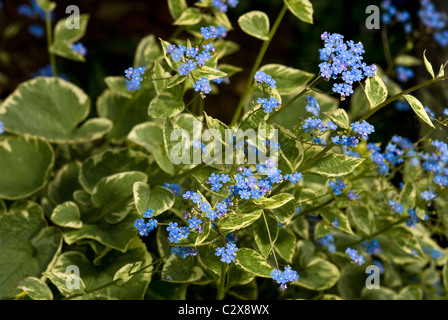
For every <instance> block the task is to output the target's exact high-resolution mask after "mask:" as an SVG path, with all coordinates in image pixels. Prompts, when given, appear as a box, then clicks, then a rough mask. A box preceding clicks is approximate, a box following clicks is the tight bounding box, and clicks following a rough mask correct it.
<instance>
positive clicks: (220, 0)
mask: <svg viewBox="0 0 448 320" xmlns="http://www.w3.org/2000/svg"><path fill="white" fill-rule="evenodd" d="M203 1H204V0H199V2H203ZM238 2H239V0H212V6H213V7H215V8H216V10H217V11H219V12H227V9H228V7H231V8H235V7H236V6H237V5H238Z"/></svg>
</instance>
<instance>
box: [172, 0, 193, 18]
mask: <svg viewBox="0 0 448 320" xmlns="http://www.w3.org/2000/svg"><path fill="white" fill-rule="evenodd" d="M187 8H188V4H187V1H186V0H168V9H169V10H170V13H171V17H173V19H177V18H179V17H180V16H181V14H182V12H184V11H185V10H186V9H187Z"/></svg>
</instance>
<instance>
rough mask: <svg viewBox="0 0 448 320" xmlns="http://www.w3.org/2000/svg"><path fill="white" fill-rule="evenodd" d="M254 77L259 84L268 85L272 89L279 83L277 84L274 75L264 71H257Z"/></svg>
mask: <svg viewBox="0 0 448 320" xmlns="http://www.w3.org/2000/svg"><path fill="white" fill-rule="evenodd" d="M254 79H255V81H256V82H257V86H263V85H265V84H266V85H267V86H269V87H270V88H271V89H276V88H277V85H276V83H277V82H276V81H275V80H274V79H272V77H271V76H270V75H268V74H266V73H264V72H262V71H257V72H256V73H255V75H254Z"/></svg>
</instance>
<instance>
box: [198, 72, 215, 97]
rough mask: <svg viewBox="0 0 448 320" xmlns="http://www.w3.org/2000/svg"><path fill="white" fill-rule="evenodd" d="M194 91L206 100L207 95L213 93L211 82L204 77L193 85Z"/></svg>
mask: <svg viewBox="0 0 448 320" xmlns="http://www.w3.org/2000/svg"><path fill="white" fill-rule="evenodd" d="M193 88H194V91H196V92H199V94H200V95H201V97H202V98H205V95H206V94H209V93H210V91H212V87H211V85H210V80H208V79H207V78H206V77H204V76H202V77H201V78H200V79H199V80H198V81H196V82H195V83H194V84H193Z"/></svg>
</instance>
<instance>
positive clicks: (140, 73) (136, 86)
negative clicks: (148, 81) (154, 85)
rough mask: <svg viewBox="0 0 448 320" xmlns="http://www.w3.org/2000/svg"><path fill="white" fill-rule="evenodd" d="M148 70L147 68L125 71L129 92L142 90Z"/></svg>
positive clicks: (130, 68)
mask: <svg viewBox="0 0 448 320" xmlns="http://www.w3.org/2000/svg"><path fill="white" fill-rule="evenodd" d="M145 72H146V68H145V67H137V68H135V69H134V68H132V67H129V68H128V69H126V70H125V71H124V75H125V77H126V78H127V80H126V84H127V88H128V90H130V89H131V90H140V87H141V82H142V81H143V77H144V75H145Z"/></svg>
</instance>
